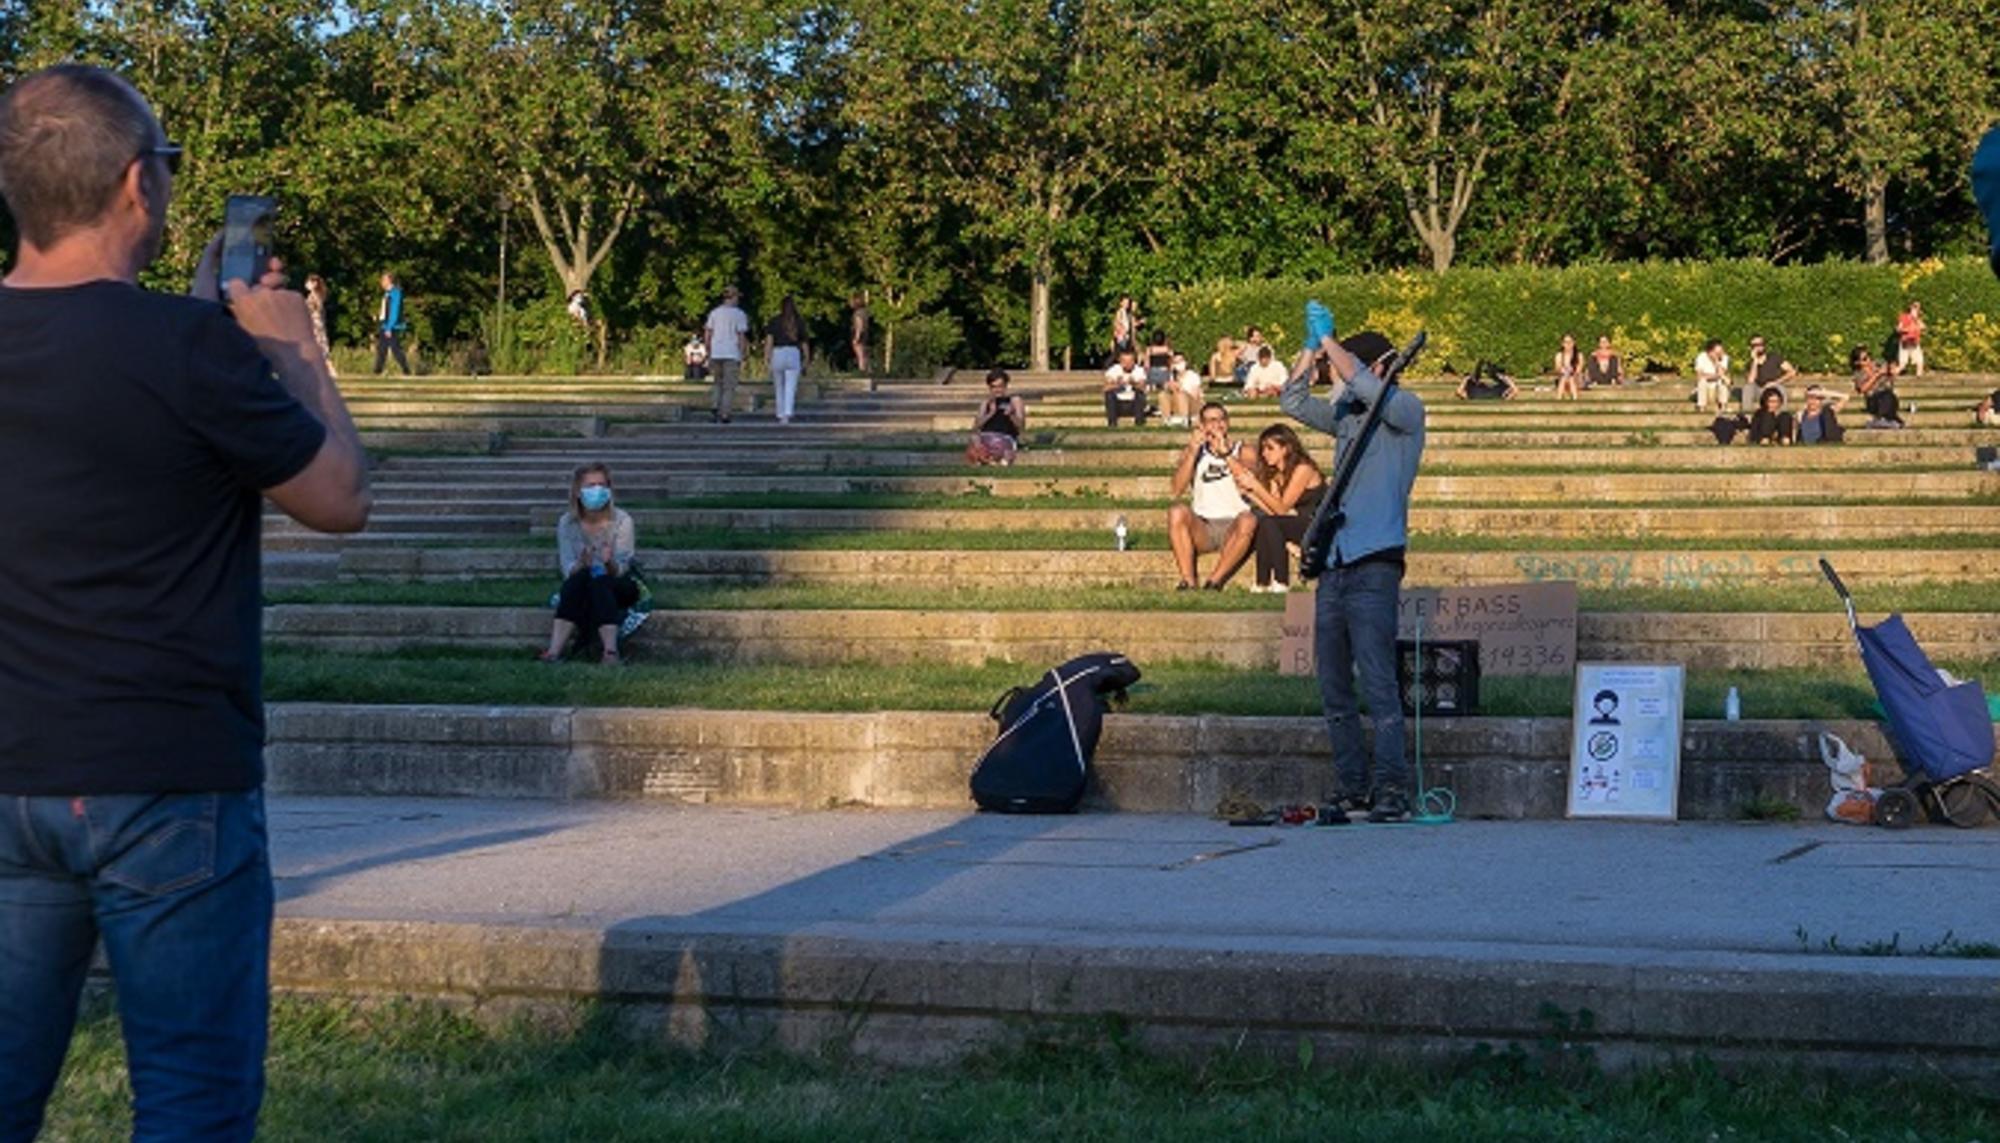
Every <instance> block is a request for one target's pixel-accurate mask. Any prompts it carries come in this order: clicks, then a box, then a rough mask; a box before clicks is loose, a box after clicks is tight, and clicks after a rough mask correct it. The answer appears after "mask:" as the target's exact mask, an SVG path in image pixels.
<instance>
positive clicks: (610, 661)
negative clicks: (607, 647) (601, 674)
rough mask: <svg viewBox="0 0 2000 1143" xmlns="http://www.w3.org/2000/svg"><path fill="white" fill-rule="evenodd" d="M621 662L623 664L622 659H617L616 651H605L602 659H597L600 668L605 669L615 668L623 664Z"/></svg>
mask: <svg viewBox="0 0 2000 1143" xmlns="http://www.w3.org/2000/svg"><path fill="white" fill-rule="evenodd" d="M623 662H624V660H622V659H620V658H619V657H618V652H616V651H606V652H605V653H604V657H603V658H602V659H599V660H598V663H599V664H600V665H602V666H606V667H616V666H618V665H620V664H621V663H623Z"/></svg>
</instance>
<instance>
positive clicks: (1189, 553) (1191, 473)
mask: <svg viewBox="0 0 2000 1143" xmlns="http://www.w3.org/2000/svg"><path fill="white" fill-rule="evenodd" d="M1242 448H1243V445H1242V444H1241V442H1238V441H1232V440H1230V439H1229V410H1228V409H1225V408H1223V407H1222V406H1221V405H1219V404H1217V403H1215V402H1214V401H1210V402H1209V403H1208V404H1206V405H1203V406H1202V407H1201V413H1200V415H1199V416H1198V418H1197V424H1196V425H1195V428H1194V431H1193V432H1192V433H1190V434H1189V435H1188V443H1187V447H1186V448H1184V449H1182V450H1181V456H1180V461H1179V462H1178V463H1177V464H1176V465H1175V466H1174V478H1173V484H1172V491H1173V495H1174V498H1175V499H1176V500H1178V499H1179V498H1180V497H1182V496H1184V495H1186V496H1188V498H1189V502H1188V503H1186V504H1175V505H1174V506H1173V507H1171V508H1169V509H1167V538H1168V540H1169V541H1170V542H1171V543H1172V545H1173V549H1174V563H1175V565H1176V566H1177V567H1178V568H1179V569H1180V573H1181V578H1180V584H1179V586H1178V587H1177V588H1176V589H1175V590H1178V591H1187V590H1189V589H1190V588H1192V587H1194V585H1195V583H1196V579H1195V575H1196V568H1195V557H1196V556H1198V555H1201V554H1203V553H1206V552H1215V553H1217V555H1216V558H1215V564H1214V565H1213V566H1212V567H1211V568H1210V574H1209V577H1208V579H1207V580H1205V581H1201V586H1202V587H1203V588H1204V589H1205V590H1208V591H1221V590H1222V585H1223V584H1225V583H1228V582H1229V577H1230V576H1231V575H1232V574H1234V573H1235V571H1236V569H1237V567H1239V566H1240V565H1241V564H1242V563H1243V558H1244V557H1245V556H1247V555H1249V554H1250V544H1251V541H1252V540H1253V539H1254V538H1255V537H1256V533H1257V517H1256V516H1255V515H1254V514H1252V513H1251V511H1250V505H1249V504H1248V503H1247V502H1246V501H1245V500H1244V499H1243V493H1242V492H1241V491H1240V490H1238V489H1237V487H1236V479H1235V475H1234V473H1233V472H1232V471H1231V463H1232V462H1236V461H1241V460H1242V457H1241V456H1240V455H1239V454H1240V453H1241V451H1242ZM1190 490H1192V495H1189V492H1190Z"/></svg>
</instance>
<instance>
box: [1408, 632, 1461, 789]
mask: <svg viewBox="0 0 2000 1143" xmlns="http://www.w3.org/2000/svg"><path fill="white" fill-rule="evenodd" d="M1410 699H1411V702H1410V705H1411V706H1413V707H1415V708H1416V712H1417V729H1416V738H1417V748H1416V759H1417V765H1416V770H1417V804H1416V805H1415V806H1414V807H1412V808H1413V809H1414V810H1415V812H1414V813H1413V814H1411V816H1410V820H1411V821H1412V822H1415V823H1417V824H1419V825H1446V824H1448V823H1450V822H1451V821H1452V820H1453V818H1452V814H1453V813H1454V812H1455V811H1456V810H1457V809H1458V795H1456V794H1454V793H1452V792H1451V791H1450V790H1449V789H1447V788H1446V787H1444V786H1438V787H1435V788H1432V789H1426V788H1424V617H1423V615H1422V613H1419V614H1418V615H1417V653H1416V662H1414V663H1412V664H1410Z"/></svg>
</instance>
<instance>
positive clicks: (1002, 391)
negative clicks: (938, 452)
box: [965, 369, 1028, 465]
mask: <svg viewBox="0 0 2000 1143" xmlns="http://www.w3.org/2000/svg"><path fill="white" fill-rule="evenodd" d="M1008 380H1009V378H1008V376H1007V371H1006V370H1005V369H995V370H993V371H992V372H990V373H988V374H987V375H986V400H984V401H982V402H981V403H980V405H979V415H978V416H976V417H974V418H972V443H970V444H968V445H966V446H965V459H967V460H969V461H971V462H972V463H974V464H1001V465H1006V464H1012V463H1014V454H1015V453H1016V452H1018V451H1019V450H1020V447H1021V434H1022V433H1023V432H1025V431H1027V428H1028V410H1027V407H1026V406H1025V405H1023V404H1022V403H1021V399H1020V398H1019V397H1016V396H1014V395H1013V394H1011V393H1009V392H1007V383H1008Z"/></svg>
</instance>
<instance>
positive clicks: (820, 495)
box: [624, 477, 2000, 515]
mask: <svg viewBox="0 0 2000 1143" xmlns="http://www.w3.org/2000/svg"><path fill="white" fill-rule="evenodd" d="M1079 479H1080V480H1088V479H1091V478H1090V477H1083V478H1079ZM1171 503H1172V501H1171V500H1166V499H1159V498H1154V497H1135V496H1119V495H1116V494H1113V493H1112V492H1111V491H1110V490H1109V487H1108V486H1099V487H1095V488H1093V487H1089V486H1088V485H1085V484H1081V483H1080V484H1079V485H1078V486H1077V487H1076V488H1075V489H1073V490H1070V491H1059V490H1055V489H1053V488H1049V489H1045V490H1044V491H1042V492H1041V493H1038V494H1036V495H1032V496H996V495H994V494H993V493H992V492H991V491H989V490H987V489H983V488H979V489H971V490H968V491H964V492H878V491H871V490H869V489H868V488H867V486H866V485H865V484H864V485H861V486H858V487H856V488H855V489H853V490H851V491H834V492H736V493H728V494H716V495H701V496H687V497H676V498H674V499H670V500H641V501H626V502H624V507H625V508H627V509H629V510H632V511H643V510H652V511H672V510H677V509H686V508H728V509H736V510H739V511H760V510H770V509H827V510H831V511H891V510H900V511H908V510H913V509H927V508H943V509H959V510H966V509H971V510H989V511H991V510H999V511H1023V510H1026V509H1031V508H1117V509H1120V510H1123V511H1127V512H1131V513H1133V514H1135V515H1138V514H1144V513H1164V512H1165V511H1166V510H1167V506H1168V505H1169V504H1171ZM1993 504H2000V486H1996V487H1994V488H1991V489H1987V490H1984V491H1979V492H1972V493H1967V494H1966V495H1963V496H1902V497H1894V496H1891V497H1856V498H1854V499H1851V500H1850V499H1842V500H1840V501H1839V502H1838V503H1834V504H1808V505H1799V504H1784V503H1775V502H1757V501H1722V502H1718V501H1717V500H1715V499H1713V498H1708V499H1701V498H1688V499H1680V500H1645V501H1621V500H1615V499H1609V498H1605V499H1592V500H1591V501H1590V502H1589V504H1588V505H1577V504H1574V503H1570V502H1558V503H1547V502H1541V503H1535V502H1528V503H1523V502H1520V501H1510V500H1491V501H1489V500H1463V501H1461V500H1453V501H1449V502H1438V501H1432V502H1429V503H1419V504H1418V505H1417V507H1419V508H1434V509H1449V510H1452V511H1501V512H1504V511H1570V510H1574V509H1576V508H1578V507H1588V508H1590V509H1593V510H1604V509H1630V510H1634V511H1637V510H1640V509H1649V510H1657V509H1663V508H1691V509H1739V510H1743V511H1771V512H1784V511H1785V510H1787V509H1796V508H1801V507H1810V508H1819V507H1836V508H1870V507H1898V508H1925V507H1965V506H1969V505H1980V506H1986V505H1993Z"/></svg>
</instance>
